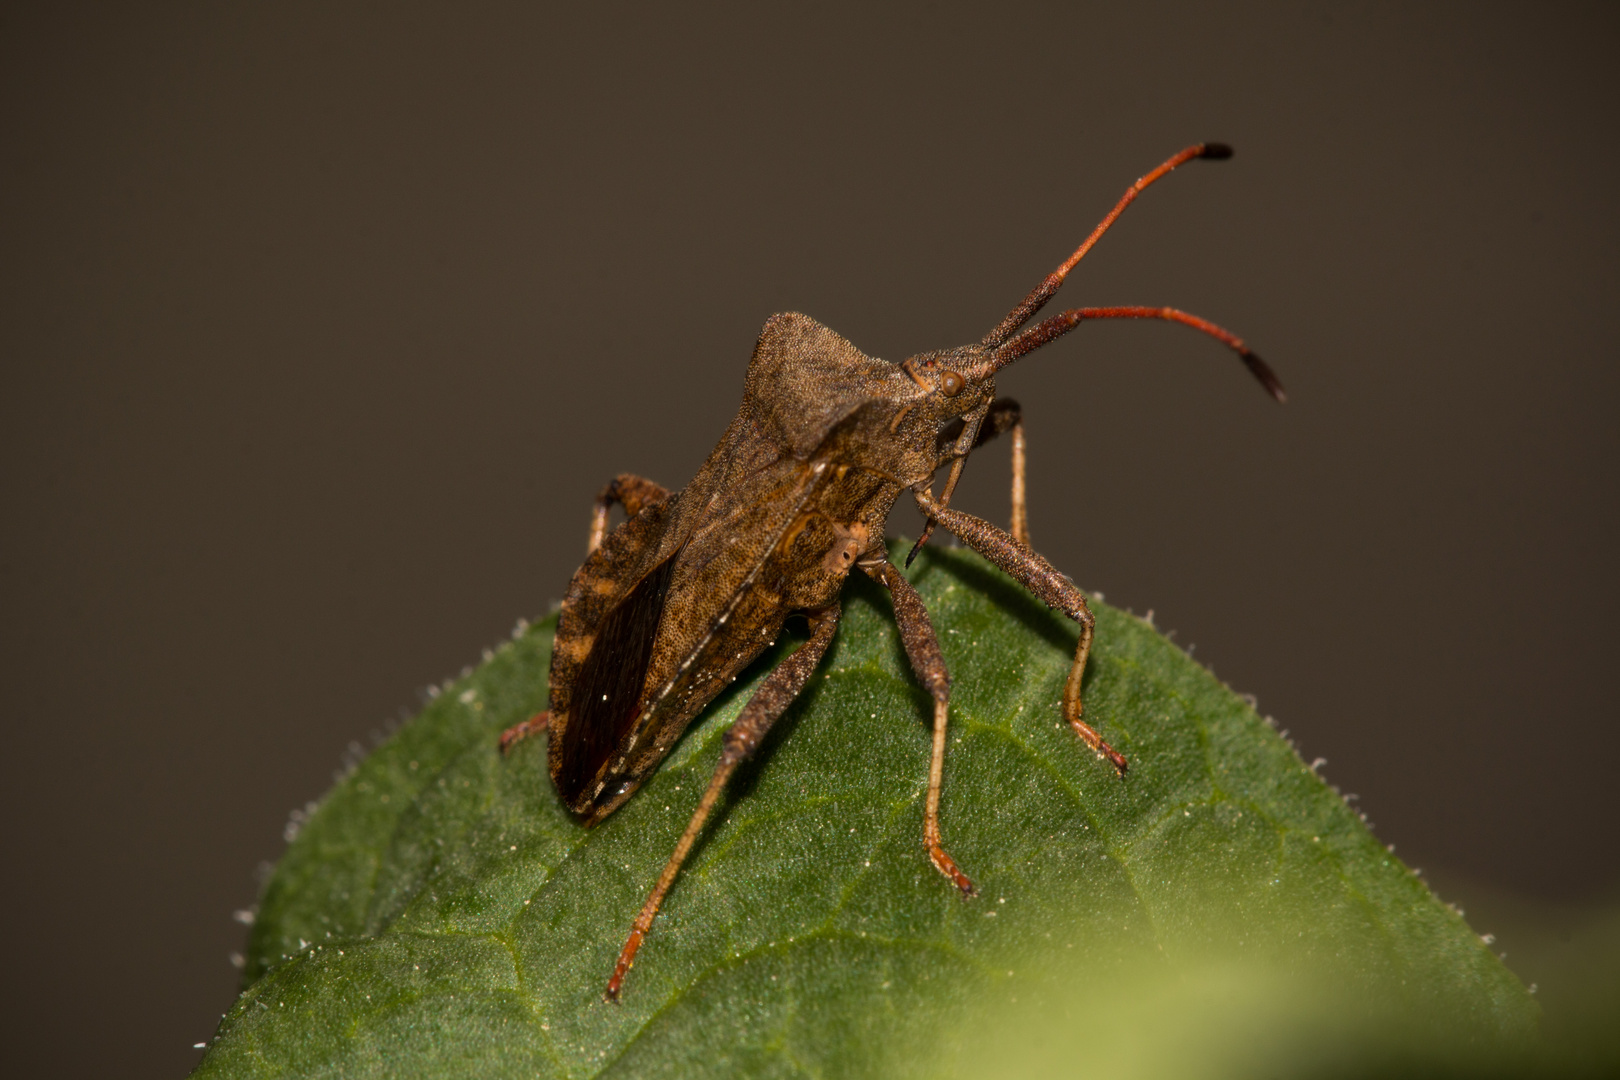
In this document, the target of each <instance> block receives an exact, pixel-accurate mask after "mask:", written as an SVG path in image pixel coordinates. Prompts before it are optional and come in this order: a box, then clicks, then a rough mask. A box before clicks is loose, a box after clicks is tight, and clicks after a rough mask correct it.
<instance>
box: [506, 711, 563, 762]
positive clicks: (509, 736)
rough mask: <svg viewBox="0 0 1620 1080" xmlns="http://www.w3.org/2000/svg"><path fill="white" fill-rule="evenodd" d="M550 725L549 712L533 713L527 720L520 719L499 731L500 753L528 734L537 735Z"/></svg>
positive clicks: (525, 737)
mask: <svg viewBox="0 0 1620 1080" xmlns="http://www.w3.org/2000/svg"><path fill="white" fill-rule="evenodd" d="M550 726H551V713H549V712H543V713H535V714H534V715H533V716H531V717H529V718H528V719H527V720H520V721H518V722H517V723H515V724H513V725H512V726H511V727H509V728H507V729H506V730H505V731H503V732H501V742H500V746H501V753H502V754H505V753H507V752H508V751H509V750H511V749H512V746H513V744H514V743H518V742H521V741H523V740H524V739H527V738H528V737H529V736H530V735H538V734H540V733H541V732H542V731H544V730H546V728H548V727H550Z"/></svg>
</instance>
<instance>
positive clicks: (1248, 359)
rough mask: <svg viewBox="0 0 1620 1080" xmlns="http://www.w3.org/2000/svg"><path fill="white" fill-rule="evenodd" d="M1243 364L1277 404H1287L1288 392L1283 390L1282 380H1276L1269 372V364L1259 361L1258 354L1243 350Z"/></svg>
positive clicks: (1274, 373) (1275, 375) (1274, 374)
mask: <svg viewBox="0 0 1620 1080" xmlns="http://www.w3.org/2000/svg"><path fill="white" fill-rule="evenodd" d="M1243 363H1244V364H1246V365H1247V366H1248V368H1249V371H1251V372H1252V373H1253V374H1254V377H1255V378H1256V379H1259V380H1260V385H1261V386H1264V387H1265V388H1266V392H1267V393H1268V394H1270V395H1271V396H1272V397H1274V398H1276V399H1277V404H1279V405H1286V404H1288V391H1286V390H1284V389H1283V384H1282V380H1281V379H1279V378H1277V373H1276V372H1275V371H1272V370H1271V365H1270V364H1268V363H1266V362H1265V361H1264V360H1262V359H1260V356H1259V354H1258V353H1253V352H1250V351H1249V350H1248V349H1245V350H1243Z"/></svg>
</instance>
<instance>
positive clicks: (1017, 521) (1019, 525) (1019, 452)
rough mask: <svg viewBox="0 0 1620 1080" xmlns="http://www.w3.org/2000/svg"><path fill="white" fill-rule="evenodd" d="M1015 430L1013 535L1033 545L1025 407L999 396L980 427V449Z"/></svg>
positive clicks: (976, 443) (1017, 539)
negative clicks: (1026, 476)
mask: <svg viewBox="0 0 1620 1080" xmlns="http://www.w3.org/2000/svg"><path fill="white" fill-rule="evenodd" d="M1008 431H1010V432H1012V530H1011V531H1012V538H1013V539H1014V540H1016V541H1018V542H1019V543H1020V544H1023V545H1024V546H1025V547H1029V511H1028V510H1027V509H1026V508H1025V505H1024V410H1023V409H1021V408H1020V407H1019V405H1018V402H1016V401H1014V400H1013V399H1012V398H996V400H994V401H992V402H991V403H990V411H989V412H987V413H985V415H984V423H983V424H981V425H980V426H979V437H978V438H977V439H976V440H974V443H973V449H975V450H977V449H978V448H979V447H981V446H983V445H984V444H985V443H987V442H989V441H990V440H991V439H993V438H995V437H996V436H997V435H1000V434H1002V433H1003V432H1008Z"/></svg>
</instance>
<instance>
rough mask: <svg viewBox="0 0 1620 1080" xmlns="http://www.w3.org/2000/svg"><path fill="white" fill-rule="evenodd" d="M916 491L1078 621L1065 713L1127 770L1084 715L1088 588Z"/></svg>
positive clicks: (931, 515)
mask: <svg viewBox="0 0 1620 1080" xmlns="http://www.w3.org/2000/svg"><path fill="white" fill-rule="evenodd" d="M912 494H913V495H914V496H916V499H917V508H918V509H920V510H921V511H922V512H923V515H924V516H925V517H926V518H927V519H928V520H929V521H930V522H938V523H939V524H941V525H943V526H945V528H946V529H948V530H949V531H950V532H951V534H952V535H954V536H955V537H956V538H957V539H959V540H961V541H962V542H963V543H964V544H966V545H967V546H968V547H970V548H972V549H973V550H974V551H977V552H978V553H979V554H980V555H983V556H984V557H985V558H986V559H989V560H990V561H991V562H993V563H995V564H996V565H997V566H999V567H1001V569H1003V570H1005V571H1006V572H1007V573H1009V574H1011V575H1012V576H1013V577H1014V578H1015V579H1016V580H1017V581H1018V583H1019V584H1021V585H1022V586H1024V588H1026V589H1028V590H1029V591H1030V592H1032V593H1034V594H1035V596H1036V597H1037V598H1039V599H1040V600H1041V601H1042V602H1043V603H1044V604H1046V606H1047V607H1049V608H1055V609H1056V610H1058V611H1061V612H1063V614H1065V615H1067V616H1068V617H1069V618H1071V619H1073V620H1074V621H1075V622H1077V623H1079V624H1080V643H1079V644H1078V645H1076V646H1075V650H1074V664H1073V665H1072V666H1071V667H1070V668H1069V679H1068V682H1066V683H1065V684H1064V686H1063V716H1064V719H1066V720H1068V721H1069V726H1071V727H1072V728H1074V732H1075V734H1076V735H1079V736H1080V738H1081V739H1083V740H1085V743H1086V745H1087V746H1089V747H1091V748H1092V749H1093V750H1095V751H1096V752H1097V753H1098V754H1099V755H1100V756H1102V757H1105V758H1107V759H1108V760H1109V761H1110V762H1111V763H1112V764H1113V766H1114V769H1115V771H1117V772H1118V773H1119V774H1120V775H1121V776H1124V775H1125V767H1126V762H1125V757H1124V755H1122V754H1121V753H1120V752H1119V751H1117V750H1115V749H1114V748H1113V747H1111V746H1109V745H1108V744H1107V743H1105V742H1103V740H1102V736H1101V735H1098V734H1097V732H1096V731H1095V730H1094V729H1093V728H1092V727H1091V725H1090V724H1088V723H1086V722H1085V721H1084V720H1082V719H1081V718H1080V714H1081V713H1082V712H1083V711H1084V706H1083V705H1082V704H1081V701H1080V681H1081V679H1082V678H1084V676H1085V674H1086V658H1087V657H1088V656H1090V655H1091V636H1092V628H1093V627H1094V625H1095V624H1096V621H1097V620H1096V619H1095V618H1094V617H1093V616H1092V614H1091V609H1090V608H1089V607H1087V606H1086V597H1085V594H1084V593H1082V592H1081V591H1080V589H1079V588H1078V587H1077V586H1076V585H1075V583H1074V582H1072V581H1070V580H1069V579H1068V578H1067V577H1066V576H1064V575H1063V574H1061V573H1059V572H1058V570H1057V568H1056V567H1054V566H1053V565H1052V564H1051V563H1049V562H1047V561H1046V560H1045V559H1044V558H1042V557H1041V556H1040V555H1038V554H1036V553H1035V552H1033V551H1031V550H1029V549H1028V548H1026V547H1024V546H1023V545H1022V544H1020V543H1019V542H1018V541H1016V540H1014V539H1013V538H1012V537H1011V536H1008V535H1007V534H1006V533H1004V532H1002V531H1001V530H1000V529H998V528H996V527H995V526H994V525H992V524H990V523H989V522H988V521H985V520H984V519H983V518H977V517H974V516H973V515H972V514H964V513H962V512H961V511H960V510H952V509H950V508H949V507H946V506H941V505H940V504H939V502H938V501H937V500H936V499H935V498H934V496H933V494H932V493H931V492H928V491H918V490H916V489H913V490H912Z"/></svg>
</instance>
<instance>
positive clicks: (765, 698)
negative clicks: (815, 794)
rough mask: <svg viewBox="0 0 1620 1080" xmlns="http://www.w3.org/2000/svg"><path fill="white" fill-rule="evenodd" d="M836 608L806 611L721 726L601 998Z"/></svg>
mask: <svg viewBox="0 0 1620 1080" xmlns="http://www.w3.org/2000/svg"><path fill="white" fill-rule="evenodd" d="M840 610H841V609H840V608H839V606H838V603H837V601H834V602H833V605H832V606H831V607H829V608H825V609H823V610H821V611H818V612H814V613H812V614H811V615H810V640H809V641H807V642H805V643H804V644H803V645H800V646H799V647H798V649H797V650H795V651H794V653H793V655H792V656H789V657H788V658H787V659H786V660H783V661H782V662H781V663H780V664H778V665H776V670H775V671H773V672H771V673H770V675H768V676H766V679H765V681H764V682H763V683H761V684H760V687H759V689H758V690H756V691H754V696H753V697H751V698H749V699H748V704H747V705H745V706H743V711H742V715H741V716H739V717H737V720H736V722H735V723H733V724H732V725H731V726H730V727H729V728H727V729H726V734H725V739H724V742H723V744H722V749H721V751H720V764H719V765H717V766H716V767H715V770H714V776H713V777H711V778H710V780H709V786H708V788H707V789H706V790H705V791H704V792H703V798H701V799H700V800H698V807H697V810H696V811H695V812H694V813H693V814H692V820H691V821H690V822H688V823H687V826H686V831H685V832H683V833H682V834H681V839H680V841H679V842H678V843H677V844H676V845H675V852H674V854H672V855H670V857H669V862H667V863H665V864H664V872H663V873H662V874H659V875H658V883H657V884H656V885H654V886H653V891H652V894H651V895H650V896H648V897H647V902H646V903H645V904H643V905H642V906H641V912H640V914H638V915H637V916H636V921H635V923H634V924H632V925H631V927H630V937H629V939H628V940H626V941H625V943H624V948H622V949H620V950H619V962H618V963H617V964H616V965H614V968H613V977H612V978H611V979H609V980H608V984H607V989H606V990H604V991H603V992H602V997H603V998H604V999H605V1000H607V1001H610V1002H617V1001H618V1000H619V989H620V987H621V986H623V985H624V976H625V973H626V972H628V971H629V970H630V965H631V964H634V963H635V962H636V953H637V951H639V950H640V948H641V942H642V940H643V939H645V938H646V936H647V931H649V930H651V929H652V924H653V919H655V918H657V916H658V909H659V908H660V907H662V906H663V903H664V896H665V894H666V893H668V892H669V887H670V886H671V885H673V884H675V877H676V875H677V874H679V873H680V872H681V864H682V863H684V862H685V861H686V856H687V854H688V853H690V852H691V850H692V845H693V844H694V843H696V842H697V838H698V834H699V833H701V832H702V831H703V823H704V822H705V821H707V820H708V818H709V813H710V812H711V811H712V810H713V809H714V804H715V803H716V802H718V801H719V800H720V792H721V791H723V790H724V789H725V786H726V781H727V780H730V779H731V774H732V773H734V772H736V771H737V766H738V765H741V764H742V763H743V762H744V761H747V760H748V759H749V758H751V757H753V756H754V751H755V750H757V749H759V743H760V740H761V739H763V738H764V737H765V733H766V732H767V731H769V730H770V729H771V725H772V724H774V723H775V722H776V718H777V717H779V716H781V715H782V714H783V713H784V712H786V711H787V707H788V706H789V705H791V704H793V699H794V698H796V697H798V696H799V691H801V690H803V689H804V684H805V683H807V682H809V681H810V676H811V674H812V673H813V672H814V671H815V670H816V665H817V664H819V663H820V662H821V657H822V655H823V654H824V653H825V652H826V651H827V646H828V645H830V644H831V643H832V639H833V631H834V630H836V629H838V616H839V613H840Z"/></svg>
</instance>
